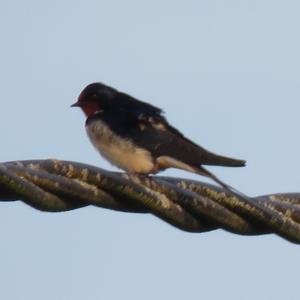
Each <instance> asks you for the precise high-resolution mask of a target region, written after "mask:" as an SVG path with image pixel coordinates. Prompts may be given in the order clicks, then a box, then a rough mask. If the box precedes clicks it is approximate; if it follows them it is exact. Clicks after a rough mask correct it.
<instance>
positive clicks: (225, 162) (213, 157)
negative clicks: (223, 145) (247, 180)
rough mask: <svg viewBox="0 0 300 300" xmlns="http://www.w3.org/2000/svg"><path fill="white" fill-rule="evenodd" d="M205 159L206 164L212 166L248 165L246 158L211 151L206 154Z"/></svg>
mask: <svg viewBox="0 0 300 300" xmlns="http://www.w3.org/2000/svg"><path fill="white" fill-rule="evenodd" d="M205 160H206V161H205V163H204V164H205V165H211V166H224V167H244V166H245V165H246V161H245V160H242V159H235V158H231V157H226V156H221V155H218V154H214V153H211V152H210V153H209V155H207V156H206V159H205Z"/></svg>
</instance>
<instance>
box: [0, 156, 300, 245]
mask: <svg viewBox="0 0 300 300" xmlns="http://www.w3.org/2000/svg"><path fill="white" fill-rule="evenodd" d="M16 200H21V201H23V202H25V203H27V204H28V205H30V206H32V207H34V208H36V209H39V210H42V211H49V212H61V211H67V210H72V209H77V208H80V207H84V206H87V205H94V206H97V207H103V208H108V209H113V210H118V211H124V212H131V213H152V214H153V215H155V216H157V217H159V218H161V219H163V220H164V221H166V222H168V223H170V224H172V225H173V226H175V227H177V228H179V229H182V230H185V231H189V232H207V231H211V230H215V229H224V230H227V231H230V232H233V233H236V234H242V235H259V234H268V233H275V234H277V235H280V236H281V237H283V238H285V239H287V240H289V241H291V242H294V243H297V244H300V193H299V194H298V193H293V194H272V195H264V196H259V197H248V196H246V195H244V194H239V193H236V192H234V191H233V192H229V191H227V190H224V189H222V188H220V187H218V186H214V185H211V184H207V183H203V182H198V181H193V180H187V179H181V178H172V177H162V176H137V175H128V174H125V173H117V172H109V171H107V170H103V169H100V168H96V167H93V166H90V165H86V164H82V163H78V162H70V161H60V160H51V159H49V160H29V161H14V162H6V163H2V164H0V201H16Z"/></svg>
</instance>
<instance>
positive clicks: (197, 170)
mask: <svg viewBox="0 0 300 300" xmlns="http://www.w3.org/2000/svg"><path fill="white" fill-rule="evenodd" d="M193 168H194V172H195V173H196V174H199V175H202V176H205V177H208V178H210V179H212V180H213V181H215V182H216V183H218V184H219V185H220V186H222V187H223V188H224V189H226V190H229V191H232V190H233V188H232V187H231V186H230V185H228V184H227V183H225V182H223V181H222V180H221V179H219V178H218V177H217V176H216V175H214V174H213V173H211V172H209V171H208V170H206V169H205V168H203V167H202V166H199V167H198V166H196V167H195V166H193Z"/></svg>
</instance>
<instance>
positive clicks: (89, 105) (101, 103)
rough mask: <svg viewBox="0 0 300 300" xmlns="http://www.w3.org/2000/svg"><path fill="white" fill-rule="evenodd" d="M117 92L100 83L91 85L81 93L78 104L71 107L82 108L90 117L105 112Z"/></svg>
mask: <svg viewBox="0 0 300 300" xmlns="http://www.w3.org/2000/svg"><path fill="white" fill-rule="evenodd" d="M115 93H116V90H115V89H113V88H111V87H109V86H106V85H104V84H102V83H100V82H95V83H91V84H89V85H88V86H87V87H85V88H84V90H83V91H82V92H81V93H80V95H79V97H78V99H77V102H76V103H74V104H72V105H71V107H76V106H77V107H80V108H81V109H82V110H83V112H84V113H85V115H86V116H87V117H89V116H90V115H92V114H94V113H95V112H98V111H102V110H105V108H106V107H107V105H108V103H109V101H110V99H111V98H112V97H113V96H114V94H115Z"/></svg>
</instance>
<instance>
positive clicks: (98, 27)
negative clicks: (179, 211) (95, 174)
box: [0, 0, 300, 300]
mask: <svg viewBox="0 0 300 300" xmlns="http://www.w3.org/2000/svg"><path fill="white" fill-rule="evenodd" d="M299 13H300V3H299V1H289V0H287V1H276V0H275V1H274V0H272V1H271V0H270V1H267V0H260V1H257V0H251V1H237V0H236V1H231V0H228V1H221V0H209V1H196V0H194V1H174V0H173V1H171V0H170V1H154V0H152V1H116V0H113V1H112V0H110V1H108V0H107V1H91V0H86V1H55V0H54V1H47V2H46V1H33V0H28V1H12V0H9V1H8V0H2V1H1V2H0V31H1V34H0V39H1V50H0V65H1V68H0V80H1V100H0V101H1V110H0V126H1V128H2V134H1V160H2V161H7V160H16V159H36V158H60V159H67V160H76V161H81V162H86V163H89V164H94V165H97V166H100V167H105V168H109V169H113V167H111V166H110V165H109V164H108V163H107V162H105V161H103V160H102V158H100V156H99V155H98V154H97V153H96V151H95V150H94V149H93V147H92V146H91V145H90V143H89V142H88V140H87V137H86V134H85V131H84V116H83V115H82V113H81V112H80V111H79V110H76V109H70V108H69V106H70V104H72V103H73V102H75V100H76V97H77V96H78V94H79V92H80V91H81V90H82V89H83V88H84V86H85V85H86V84H88V83H90V82H94V81H102V82H104V83H107V84H110V85H112V86H115V87H116V88H119V89H121V90H123V91H125V92H127V93H130V94H132V95H134V96H136V97H138V98H140V99H143V100H145V101H150V102H151V103H153V104H155V105H157V106H159V107H162V108H163V109H164V110H165V111H166V116H167V118H168V120H169V121H170V122H171V123H173V124H174V125H175V126H177V127H178V128H180V130H181V131H183V132H184V133H185V134H186V135H187V136H188V137H190V138H192V139H193V140H195V141H196V142H198V143H199V144H201V145H203V146H205V147H207V148H209V149H210V150H212V151H215V152H218V153H221V154H225V155H230V156H235V157H238V158H245V159H247V160H248V166H247V167H246V168H241V169H230V168H227V169H226V168H217V167H215V168H210V170H211V171H213V172H215V173H216V174H217V175H218V176H219V177H220V178H222V179H223V180H224V181H225V182H228V183H229V184H231V185H233V186H234V187H236V188H238V189H240V190H241V191H243V192H245V193H247V194H249V195H259V194H266V193H275V192H300V175H299V174H300V173H299V171H300V159H299V152H300V141H299V137H298V133H299V111H300V101H299V98H300V78H299V70H300V55H299V53H300V39H299V37H300V18H299ZM165 174H168V175H174V176H185V177H188V178H195V179H199V180H203V178H200V177H198V176H196V175H192V174H188V173H184V172H181V171H172V170H170V171H167V172H165ZM0 206H1V207H0V219H1V223H0V224H1V227H0V236H1V244H0V282H1V288H0V298H1V299H7V300H10V299H13V300H23V299H44V300H48V299H49V300H50V299H51V300H53V299H59V300H61V299H63V300H65V299H72V300H77V299H88V300H89V299H92V300H93V299H131V300H135V299H146V300H148V299H149V300H150V299H151V300H152V299H156V300H160V299H161V300H165V299H175V300H177V299H178V300H179V299H189V300H193V299H206V300H210V299H222V300H235V299H236V300H252V299H263V300H265V299H272V300H277V299H278V300H279V299H289V300H294V299H295V300H296V299H299V288H298V285H299V282H298V281H299V280H298V277H299V268H300V247H299V246H296V245H293V244H291V243H289V242H287V241H285V240H283V239H281V238H279V237H277V236H273V235H269V236H259V237H242V236H237V235H233V234H230V233H227V232H224V231H221V230H218V231H215V232H210V233H206V234H191V233H185V232H182V231H179V230H178V229H175V228H173V227H171V226H170V225H167V224H165V223H163V222H162V221H160V220H158V219H157V218H155V217H153V216H150V215H149V216H145V215H132V214H125V213H117V212H112V211H109V210H105V209H99V208H94V207H89V208H84V209H79V210H76V211H72V212H66V213H58V214H50V213H42V212H39V211H36V210H34V209H32V208H30V207H28V206H26V205H24V204H23V203H0Z"/></svg>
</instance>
